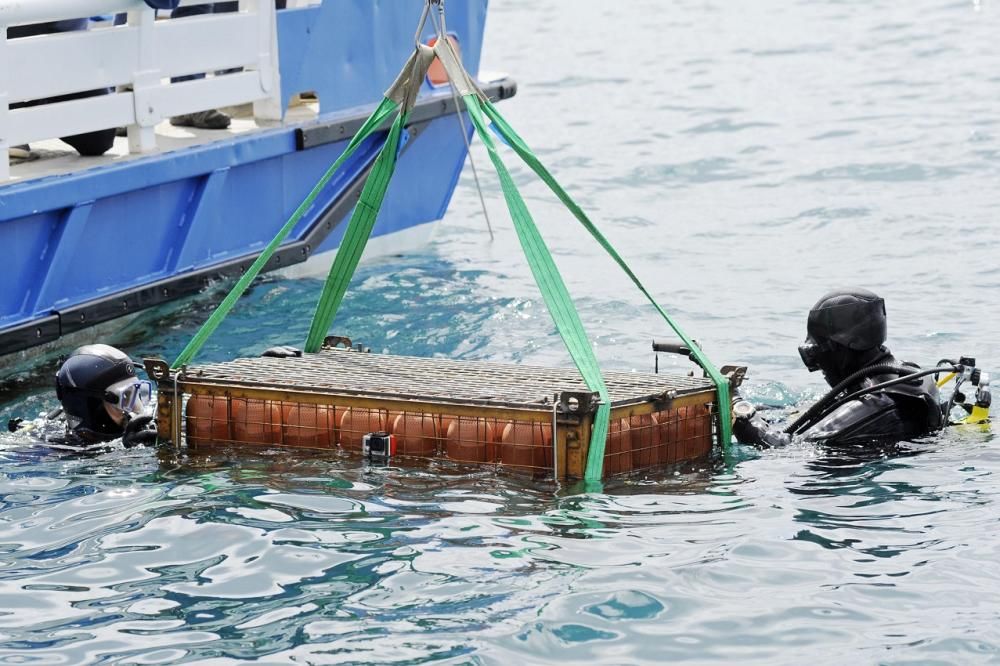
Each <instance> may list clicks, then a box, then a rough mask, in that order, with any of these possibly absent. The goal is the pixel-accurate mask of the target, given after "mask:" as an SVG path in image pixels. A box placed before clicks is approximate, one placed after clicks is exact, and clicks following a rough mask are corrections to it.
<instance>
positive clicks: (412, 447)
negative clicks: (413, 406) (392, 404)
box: [389, 413, 438, 457]
mask: <svg viewBox="0 0 1000 666" xmlns="http://www.w3.org/2000/svg"><path fill="white" fill-rule="evenodd" d="M389 432H390V433H392V434H393V435H395V436H396V447H397V452H398V454H399V455H401V456H423V457H430V456H433V455H435V454H436V453H437V444H438V421H437V419H436V418H435V417H434V416H432V415H431V414H414V413H407V414H397V415H396V418H394V419H393V420H392V427H391V428H390V429H389Z"/></svg>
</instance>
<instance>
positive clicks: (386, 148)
mask: <svg viewBox="0 0 1000 666" xmlns="http://www.w3.org/2000/svg"><path fill="white" fill-rule="evenodd" d="M433 60H434V50H433V49H431V48H430V47H428V46H424V45H423V44H418V45H417V48H416V50H415V51H414V52H413V54H412V55H410V59H409V60H407V62H406V64H405V65H403V69H402V71H401V72H400V73H399V76H398V77H397V78H396V81H395V82H394V83H393V84H392V86H391V87H390V88H389V90H388V91H387V92H386V94H385V95H386V98H387V99H391V100H394V101H395V102H396V104H397V106H398V109H399V113H398V114H397V116H396V120H395V122H393V124H392V127H391V128H390V129H389V136H388V137H387V138H386V140H385V144H384V145H383V146H382V150H381V151H379V154H378V157H376V158H375V164H374V165H373V166H372V170H371V172H370V173H369V174H368V180H367V181H366V182H365V186H364V189H362V190H361V198H360V199H359V201H358V204H357V206H355V207H354V212H353V213H351V221H350V223H349V224H348V225H347V231H346V232H345V233H344V238H343V240H341V241H340V247H339V248H337V256H336V258H335V259H334V260H333V265H331V266H330V273H329V274H328V275H327V278H326V283H325V284H324V285H323V293H322V294H320V298H319V303H318V304H317V305H316V312H315V313H314V314H313V320H312V324H310V326H309V335H308V337H307V338H306V344H305V350H306V352H308V353H315V352H318V351H319V350H320V347H322V346H323V340H324V339H326V335H327V333H329V331H330V326H331V325H332V324H333V319H334V317H336V315H337V310H338V309H340V304H341V302H342V301H343V300H344V294H345V293H347V287H348V285H349V284H350V282H351V278H352V277H354V272H355V271H356V270H357V268H358V262H360V261H361V255H362V254H363V253H364V251H365V246H366V245H367V244H368V239H369V237H370V236H371V233H372V229H373V228H374V227H375V220H376V219H377V218H378V213H379V210H381V208H382V201H383V200H384V199H385V193H386V190H387V189H388V188H389V181H390V180H391V179H392V174H393V172H394V171H395V170H396V158H397V157H398V156H399V148H400V139H401V138H402V135H403V127H404V126H405V125H406V121H407V119H408V118H409V117H410V110H411V109H412V108H413V105H414V103H415V102H416V99H417V94H418V93H419V92H420V87H421V85H423V82H424V78H425V77H426V76H427V70H428V68H430V66H431V62H433Z"/></svg>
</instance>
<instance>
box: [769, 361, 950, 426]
mask: <svg viewBox="0 0 1000 666" xmlns="http://www.w3.org/2000/svg"><path fill="white" fill-rule="evenodd" d="M916 372H917V370H915V369H914V368H911V367H906V366H903V365H896V364H894V363H876V364H875V365H869V366H868V367H866V368H861V369H860V370H858V371H857V372H854V373H852V374H850V375H848V376H847V377H846V378H845V379H844V380H843V381H841V382H839V383H838V384H837V385H836V386H834V387H833V388H832V389H830V390H829V391H828V392H827V393H826V395H824V396H823V397H822V398H820V399H819V400H817V401H816V403H815V404H814V405H813V406H812V407H810V408H809V409H807V410H806V411H805V412H803V413H802V415H801V416H799V417H798V418H797V419H795V420H794V421H792V423H791V424H790V425H789V426H788V427H787V428H785V432H786V433H787V434H789V435H794V434H795V433H797V432H799V431H801V430H805V429H806V428H808V427H809V426H811V425H812V424H813V423H815V422H816V421H819V420H820V419H821V418H822V417H824V416H826V415H827V414H828V413H830V412H831V411H833V410H834V409H836V408H837V407H839V406H840V404H842V403H837V405H836V406H835V407H831V406H830V405H831V403H834V401H836V400H837V396H838V395H840V394H841V393H843V392H844V390H845V389H847V387H848V386H850V385H851V384H853V383H854V382H856V381H858V380H859V379H864V378H865V377H871V376H872V375H890V374H896V375H906V376H907V377H906V378H907V379H911V377H909V375H912V374H914V373H916ZM934 372H941V367H940V366H939V367H937V368H935V369H934V370H933V371H932V372H930V373H924V374H932V373H934ZM921 376H923V375H921ZM894 381H895V380H894ZM879 386H881V384H879ZM871 388H874V387H871ZM863 390H864V391H865V392H867V391H868V389H863Z"/></svg>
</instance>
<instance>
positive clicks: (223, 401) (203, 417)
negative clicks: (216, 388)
mask: <svg viewBox="0 0 1000 666" xmlns="http://www.w3.org/2000/svg"><path fill="white" fill-rule="evenodd" d="M185 432H186V434H187V441H188V444H191V445H195V446H197V445H198V444H208V443H210V442H225V441H227V440H230V439H231V437H230V434H229V398H227V397H225V396H219V395H192V396H191V397H190V398H189V399H188V401H187V416H186V418H185Z"/></svg>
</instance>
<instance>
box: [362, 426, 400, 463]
mask: <svg viewBox="0 0 1000 666" xmlns="http://www.w3.org/2000/svg"><path fill="white" fill-rule="evenodd" d="M361 452H362V453H363V454H364V456H365V457H366V458H370V459H371V460H383V461H384V460H388V459H389V458H391V457H393V456H394V455H396V436H395V435H390V434H389V433H387V432H370V433H368V434H367V435H365V436H364V437H362V438H361Z"/></svg>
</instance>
